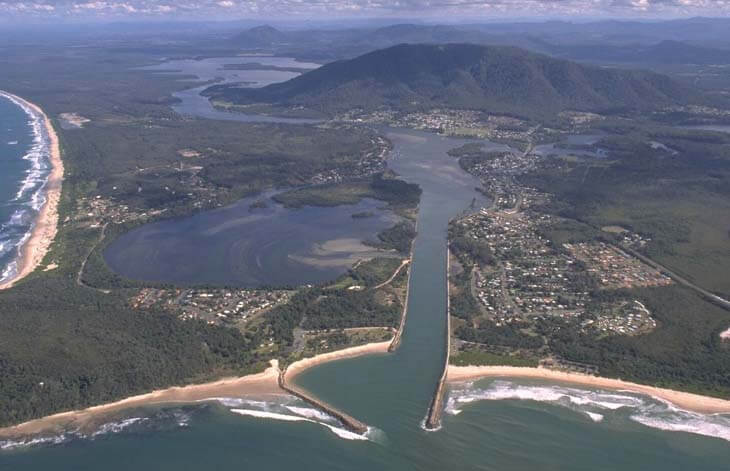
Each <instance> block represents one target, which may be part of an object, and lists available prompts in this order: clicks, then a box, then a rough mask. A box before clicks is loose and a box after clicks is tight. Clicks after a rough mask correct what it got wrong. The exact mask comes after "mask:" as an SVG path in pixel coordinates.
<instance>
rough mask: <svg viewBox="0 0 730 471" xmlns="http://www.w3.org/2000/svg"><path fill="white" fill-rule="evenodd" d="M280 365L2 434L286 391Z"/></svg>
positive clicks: (15, 434)
mask: <svg viewBox="0 0 730 471" xmlns="http://www.w3.org/2000/svg"><path fill="white" fill-rule="evenodd" d="M278 380H279V365H278V362H276V360H273V361H272V364H271V366H270V367H269V368H267V369H266V370H265V371H263V372H262V373H256V374H252V375H246V376H241V377H231V378H223V379H219V380H217V381H213V382H210V383H203V384H192V385H189V386H175V387H171V388H167V389H160V390H156V391H152V392H149V393H145V394H139V395H137V396H131V397H127V398H125V399H121V400H119V401H115V402H111V403H108V404H101V405H98V406H92V407H88V408H86V409H80V410H73V411H68V412H60V413H58V414H53V415H49V416H46V417H41V418H39V419H34V420H30V421H28V422H23V423H21V424H18V425H12V426H9V427H5V428H2V429H0V437H2V438H14V437H18V436H28V435H34V434H39V433H44V432H50V431H54V430H62V429H68V428H84V427H90V426H92V427H93V422H94V419H97V418H99V417H103V416H105V415H109V414H111V413H114V412H120V411H123V410H125V409H130V408H133V407H143V406H149V405H157V404H174V403H195V402H202V401H206V400H213V398H216V397H240V396H265V395H282V394H285V392H284V391H283V390H281V389H280V388H279V382H278Z"/></svg>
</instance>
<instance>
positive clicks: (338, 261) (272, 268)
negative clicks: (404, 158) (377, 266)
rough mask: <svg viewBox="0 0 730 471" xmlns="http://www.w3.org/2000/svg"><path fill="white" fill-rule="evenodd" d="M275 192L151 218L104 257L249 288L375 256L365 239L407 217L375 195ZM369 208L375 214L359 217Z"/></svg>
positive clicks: (131, 274)
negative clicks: (328, 202)
mask: <svg viewBox="0 0 730 471" xmlns="http://www.w3.org/2000/svg"><path fill="white" fill-rule="evenodd" d="M269 196H270V195H263V196H257V197H252V198H245V199H243V200H241V201H238V202H236V203H235V204H232V205H230V206H227V207H225V208H220V209H216V210H212V211H205V212H202V213H199V214H196V215H194V216H191V217H186V218H179V219H173V220H166V221H161V222H156V223H152V224H145V225H144V226H141V227H139V228H137V229H134V230H132V231H130V232H128V233H126V234H123V235H122V236H121V237H119V238H118V239H116V240H115V241H114V242H112V243H111V244H110V246H109V247H108V248H107V249H106V250H105V251H104V259H105V260H106V262H107V263H108V264H109V266H110V267H111V268H112V269H113V270H114V271H116V272H117V273H119V274H121V275H123V276H126V277H127V278H131V279H135V280H144V281H161V282H174V283H183V284H217V285H235V286H244V287H260V286H299V285H303V284H310V283H311V284H317V283H322V282H325V281H330V280H333V279H335V278H337V276H339V275H341V274H342V273H344V272H345V271H346V270H347V269H348V268H349V267H351V266H352V265H353V264H354V263H355V262H357V260H359V259H364V258H371V257H372V256H373V255H374V254H376V250H375V249H373V248H371V247H368V246H366V245H363V243H362V242H363V241H376V240H377V234H378V233H379V232H380V231H382V230H384V229H387V228H389V227H391V226H393V225H394V224H395V223H396V222H397V221H398V220H399V218H398V217H397V216H396V215H394V214H393V213H392V212H391V211H388V210H386V209H382V208H381V206H383V203H382V202H379V201H375V200H370V199H365V200H362V201H360V202H359V203H357V204H354V205H342V206H337V207H333V208H319V207H304V208H298V209H288V208H285V207H283V206H281V205H280V204H278V203H275V202H274V201H272V200H271V199H270V198H269ZM257 203H263V204H264V205H265V207H257ZM366 212H367V213H369V214H371V215H372V216H370V217H366V218H361V217H353V215H356V214H357V213H366ZM377 254H378V255H383V256H388V255H389V254H388V253H385V252H377Z"/></svg>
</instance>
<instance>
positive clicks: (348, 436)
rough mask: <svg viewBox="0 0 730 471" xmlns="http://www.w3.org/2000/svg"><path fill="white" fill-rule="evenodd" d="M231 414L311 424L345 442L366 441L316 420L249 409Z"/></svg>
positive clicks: (360, 436)
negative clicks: (321, 427)
mask: <svg viewBox="0 0 730 471" xmlns="http://www.w3.org/2000/svg"><path fill="white" fill-rule="evenodd" d="M231 412H233V413H236V414H239V415H246V416H251V417H258V418H262V419H272V420H282V421H285V422H311V423H314V424H318V425H322V426H324V427H327V428H328V429H329V430H330V431H331V432H332V433H334V434H335V435H337V436H338V437H340V438H344V439H345V440H368V436H367V433H366V434H364V435H360V434H359V433H355V432H350V431H349V430H346V429H344V428H340V427H335V426H334V425H330V424H326V423H324V422H319V421H317V420H313V419H310V418H307V417H302V416H299V415H289V414H279V413H278V412H266V411H260V410H251V409H231Z"/></svg>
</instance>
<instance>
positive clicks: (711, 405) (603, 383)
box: [446, 366, 730, 414]
mask: <svg viewBox="0 0 730 471" xmlns="http://www.w3.org/2000/svg"><path fill="white" fill-rule="evenodd" d="M483 378H530V379H542V380H547V381H556V382H560V383H570V384H576V385H582V386H589V387H591V388H599V389H613V390H620V391H629V392H633V393H637V394H644V395H647V396H652V397H654V398H657V399H660V400H663V401H667V402H670V403H672V404H674V405H675V406H678V407H680V408H682V409H685V410H688V411H693V412H700V413H705V414H717V413H730V400H726V399H720V398H715V397H709V396H701V395H699V394H693V393H688V392H683V391H675V390H672V389H663V388H657V387H654V386H647V385H643V384H637V383H632V382H628V381H622V380H620V379H612V378H602V377H600V376H591V375H586V374H580V373H566V372H563V371H555V370H549V369H546V368H527V367H516V366H449V369H448V373H447V377H446V379H447V381H448V382H449V383H458V382H464V381H473V380H478V379H483Z"/></svg>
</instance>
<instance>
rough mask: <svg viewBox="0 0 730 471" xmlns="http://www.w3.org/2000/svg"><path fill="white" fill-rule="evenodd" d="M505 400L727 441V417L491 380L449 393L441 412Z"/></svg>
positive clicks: (640, 399) (627, 397) (630, 397)
mask: <svg viewBox="0 0 730 471" xmlns="http://www.w3.org/2000/svg"><path fill="white" fill-rule="evenodd" d="M507 399H512V400H529V401H538V402H547V403H551V404H555V405H560V406H563V407H567V408H569V409H571V410H574V411H576V412H579V413H582V414H584V415H586V416H587V417H588V418H590V419H591V420H592V421H594V422H601V421H603V420H604V418H605V416H606V415H607V414H618V411H619V410H626V411H629V415H628V419H629V420H632V421H634V422H637V423H640V424H642V425H645V426H647V427H652V428H656V429H660V430H666V431H675V432H686V433H693V434H697V435H704V436H708V437H715V438H720V439H723V440H727V441H730V415H727V414H700V413H697V412H691V411H686V410H683V409H680V408H678V407H676V406H674V405H673V404H670V403H668V402H666V401H662V400H659V399H657V398H653V397H650V396H639V395H635V394H633V393H628V392H611V391H604V390H589V389H579V388H573V387H564V386H537V385H524V384H519V383H515V382H511V381H505V380H494V381H492V382H491V383H489V384H488V385H487V386H485V387H480V386H476V385H475V384H474V383H466V384H465V385H463V386H462V387H455V388H453V389H452V390H451V391H450V392H449V397H448V401H447V404H446V408H445V412H446V413H448V414H451V415H457V414H459V413H460V412H462V406H464V405H466V404H469V403H472V402H476V401H483V400H507ZM618 416H620V414H619V415H618Z"/></svg>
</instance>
